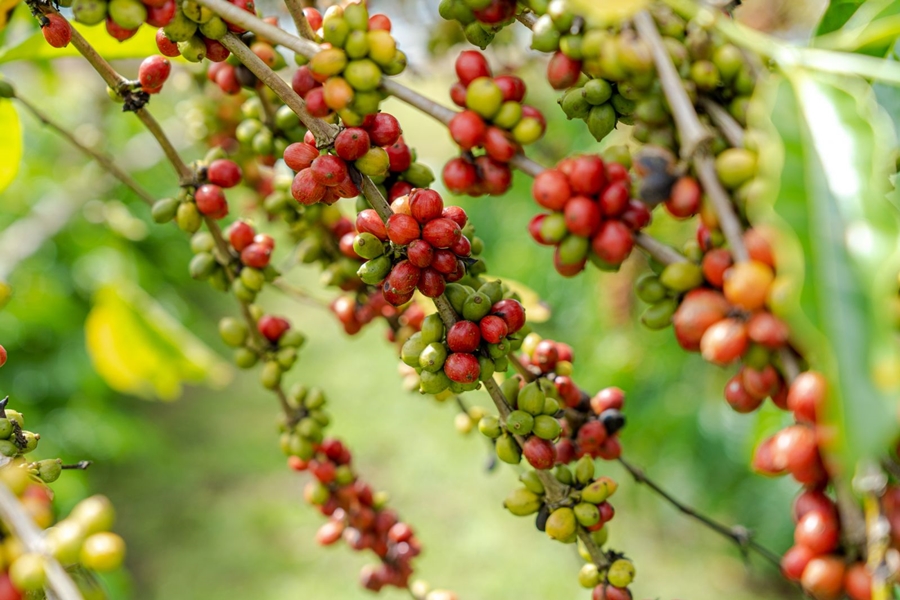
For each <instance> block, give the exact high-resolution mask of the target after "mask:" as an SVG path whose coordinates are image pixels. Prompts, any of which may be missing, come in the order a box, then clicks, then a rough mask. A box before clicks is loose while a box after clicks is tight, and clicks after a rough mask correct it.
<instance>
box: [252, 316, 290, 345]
mask: <svg viewBox="0 0 900 600" xmlns="http://www.w3.org/2000/svg"><path fill="white" fill-rule="evenodd" d="M256 327H257V329H259V333H260V334H262V336H263V337H264V338H266V339H267V340H269V341H270V342H272V343H273V344H274V343H275V342H277V341H278V340H279V339H281V336H282V335H284V333H285V332H286V331H287V330H288V329H290V328H291V324H290V323H288V322H287V321H286V320H285V319H282V318H281V317H273V316H272V315H263V316H262V317H260V319H259V322H257V324H256Z"/></svg>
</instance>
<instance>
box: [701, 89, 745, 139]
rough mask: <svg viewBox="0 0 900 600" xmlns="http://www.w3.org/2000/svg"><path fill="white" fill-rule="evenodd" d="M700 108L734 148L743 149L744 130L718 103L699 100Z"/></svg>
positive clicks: (705, 99) (706, 99) (704, 99)
mask: <svg viewBox="0 0 900 600" xmlns="http://www.w3.org/2000/svg"><path fill="white" fill-rule="evenodd" d="M700 106H701V107H703V110H705V111H706V114H708V115H709V118H710V119H712V122H713V123H715V125H716V128H718V130H719V131H720V132H721V133H722V135H723V136H724V137H725V139H726V140H727V141H728V143H729V144H731V146H732V147H734V148H743V146H744V128H743V127H741V125H740V123H738V122H737V121H735V120H734V117H732V116H731V115H730V114H728V111H727V110H725V109H724V108H722V106H721V105H720V104H719V103H718V102H714V101H712V100H710V99H709V98H700Z"/></svg>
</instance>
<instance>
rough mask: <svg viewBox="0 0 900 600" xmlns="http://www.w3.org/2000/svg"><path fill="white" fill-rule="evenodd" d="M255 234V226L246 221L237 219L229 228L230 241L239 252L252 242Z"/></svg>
mask: <svg viewBox="0 0 900 600" xmlns="http://www.w3.org/2000/svg"><path fill="white" fill-rule="evenodd" d="M255 235H256V232H255V231H253V227H251V226H250V225H249V224H248V223H246V222H244V221H235V222H234V223H232V225H231V226H230V227H229V228H228V242H229V243H230V244H231V247H232V248H234V249H235V250H237V251H238V252H241V251H243V249H244V248H246V247H247V246H249V245H250V244H252V243H253V237H254V236H255Z"/></svg>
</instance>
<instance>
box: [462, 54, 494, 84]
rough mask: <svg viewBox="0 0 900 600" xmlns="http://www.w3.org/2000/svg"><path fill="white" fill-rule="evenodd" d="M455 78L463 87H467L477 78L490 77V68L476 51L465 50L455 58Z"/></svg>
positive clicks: (482, 56)
mask: <svg viewBox="0 0 900 600" xmlns="http://www.w3.org/2000/svg"><path fill="white" fill-rule="evenodd" d="M456 76H457V77H458V78H459V81H460V83H462V84H463V86H465V87H468V85H469V84H470V83H471V82H472V81H474V80H475V79H478V78H479V77H490V76H491V68H490V67H489V66H488V63H487V59H486V58H485V57H484V55H483V54H481V53H480V52H478V51H476V50H465V51H463V52H460V54H459V56H458V57H457V58H456Z"/></svg>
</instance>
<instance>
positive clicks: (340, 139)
mask: <svg viewBox="0 0 900 600" xmlns="http://www.w3.org/2000/svg"><path fill="white" fill-rule="evenodd" d="M369 146H370V140H369V134H368V132H367V131H366V130H365V129H361V128H359V127H348V128H347V129H344V130H343V131H341V132H340V133H339V134H338V136H337V138H335V140H334V151H335V152H337V155H338V156H340V157H341V158H343V159H344V160H356V159H358V158H362V157H363V156H365V155H366V152H368V151H369ZM317 153H318V152H317ZM285 154H287V152H285ZM285 160H287V159H286V158H285ZM288 166H290V165H288Z"/></svg>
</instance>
